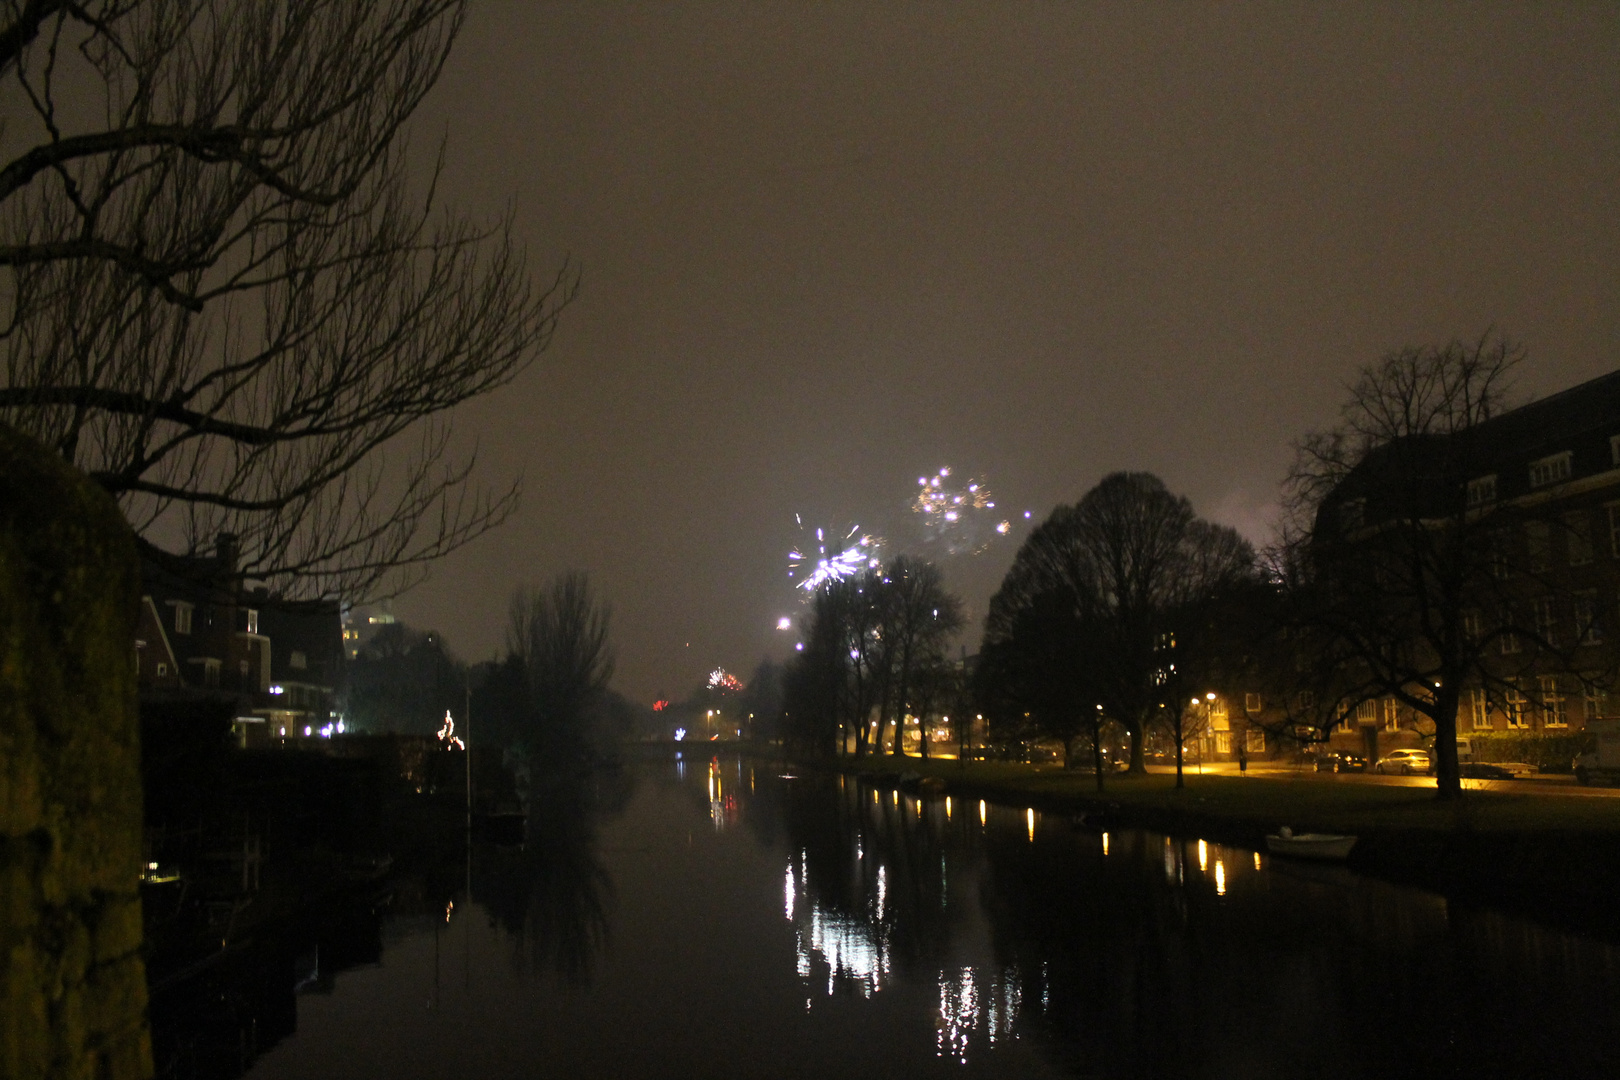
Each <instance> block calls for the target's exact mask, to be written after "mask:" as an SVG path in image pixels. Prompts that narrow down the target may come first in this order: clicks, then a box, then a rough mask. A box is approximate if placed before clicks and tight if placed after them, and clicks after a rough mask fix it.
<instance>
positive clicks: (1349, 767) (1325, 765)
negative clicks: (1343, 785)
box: [1316, 750, 1367, 773]
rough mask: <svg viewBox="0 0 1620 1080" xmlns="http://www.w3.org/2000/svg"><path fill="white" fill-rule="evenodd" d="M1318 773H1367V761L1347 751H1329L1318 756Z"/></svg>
mask: <svg viewBox="0 0 1620 1080" xmlns="http://www.w3.org/2000/svg"><path fill="white" fill-rule="evenodd" d="M1316 771H1317V772H1336V773H1340V772H1366V771H1367V759H1366V758H1364V757H1362V756H1361V755H1360V754H1352V753H1350V752H1349V751H1346V750H1329V751H1328V752H1327V753H1325V754H1318V755H1316Z"/></svg>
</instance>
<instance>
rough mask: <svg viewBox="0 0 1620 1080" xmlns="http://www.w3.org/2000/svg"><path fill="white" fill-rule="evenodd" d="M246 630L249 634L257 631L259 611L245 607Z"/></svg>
mask: <svg viewBox="0 0 1620 1080" xmlns="http://www.w3.org/2000/svg"><path fill="white" fill-rule="evenodd" d="M247 632H248V633H250V634H257V633H258V632H259V613H258V612H257V611H254V610H253V609H252V608H248V609H247Z"/></svg>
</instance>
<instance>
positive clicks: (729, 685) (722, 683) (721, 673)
mask: <svg viewBox="0 0 1620 1080" xmlns="http://www.w3.org/2000/svg"><path fill="white" fill-rule="evenodd" d="M709 687H710V688H711V689H714V690H731V691H737V690H741V689H742V688H743V684H742V680H740V679H738V678H737V676H735V675H733V674H732V673H731V672H729V671H727V670H726V669H725V668H722V667H717V668H715V669H714V670H713V671H711V672H709Z"/></svg>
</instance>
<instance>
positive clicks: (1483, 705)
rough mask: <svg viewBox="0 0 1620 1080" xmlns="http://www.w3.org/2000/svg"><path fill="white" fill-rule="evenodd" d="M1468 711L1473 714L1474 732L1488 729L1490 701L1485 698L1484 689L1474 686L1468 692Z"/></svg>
mask: <svg viewBox="0 0 1620 1080" xmlns="http://www.w3.org/2000/svg"><path fill="white" fill-rule="evenodd" d="M1468 710H1469V712H1470V713H1472V714H1473V718H1474V729H1475V730H1476V731H1481V730H1486V729H1489V728H1490V726H1491V706H1490V699H1489V698H1488V697H1487V696H1486V694H1485V688H1484V687H1482V686H1476V687H1475V688H1474V689H1472V690H1470V691H1468Z"/></svg>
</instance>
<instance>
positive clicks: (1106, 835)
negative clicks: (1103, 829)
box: [1103, 833, 1108, 855]
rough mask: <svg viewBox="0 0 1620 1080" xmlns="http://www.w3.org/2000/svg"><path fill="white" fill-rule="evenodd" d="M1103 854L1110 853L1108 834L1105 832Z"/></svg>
mask: <svg viewBox="0 0 1620 1080" xmlns="http://www.w3.org/2000/svg"><path fill="white" fill-rule="evenodd" d="M1103 854H1104V855H1107V854H1108V834H1107V833H1103Z"/></svg>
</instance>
